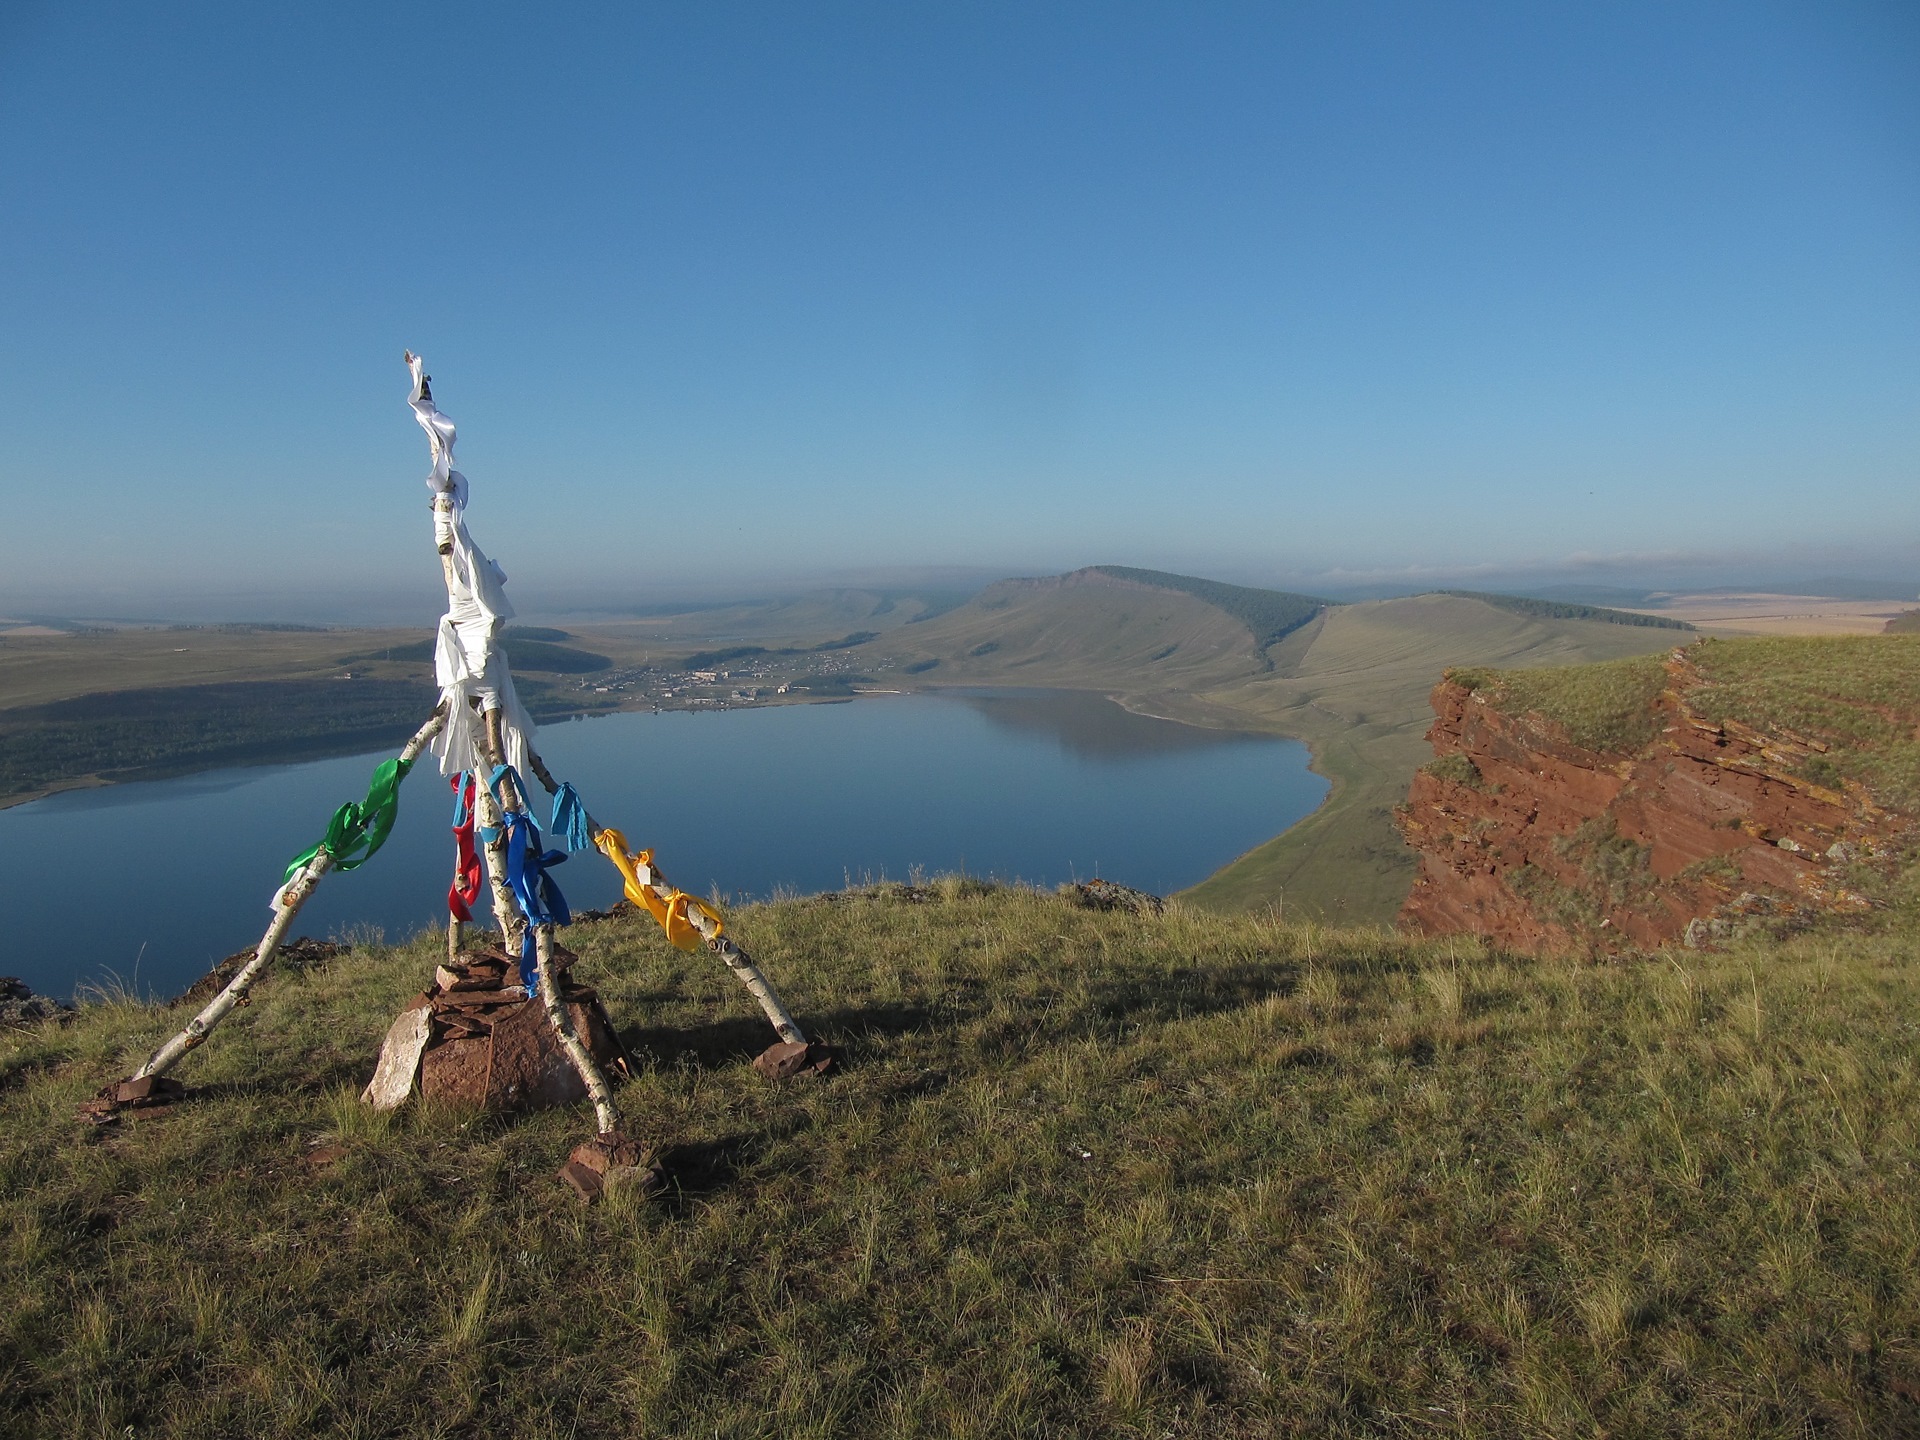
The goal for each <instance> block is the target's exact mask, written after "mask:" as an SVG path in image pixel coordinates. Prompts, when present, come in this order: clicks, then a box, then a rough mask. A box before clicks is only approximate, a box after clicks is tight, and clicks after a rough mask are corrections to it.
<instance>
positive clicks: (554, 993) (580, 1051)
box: [533, 925, 620, 1139]
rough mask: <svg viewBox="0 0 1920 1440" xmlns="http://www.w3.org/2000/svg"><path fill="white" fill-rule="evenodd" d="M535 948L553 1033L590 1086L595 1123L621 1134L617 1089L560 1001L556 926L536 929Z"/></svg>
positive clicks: (608, 1133) (606, 1133)
mask: <svg viewBox="0 0 1920 1440" xmlns="http://www.w3.org/2000/svg"><path fill="white" fill-rule="evenodd" d="M533 947H534V948H533V955H534V965H535V968H536V972H537V978H538V980H539V985H540V1003H541V1004H542V1005H544V1006H545V1007H546V1011H547V1023H548V1024H549V1025H551V1026H552V1027H553V1033H554V1034H556V1035H558V1036H559V1037H560V1045H561V1048H562V1049H564V1050H565V1051H566V1052H567V1058H568V1059H569V1060H571V1061H572V1062H573V1068H574V1071H575V1073H577V1074H578V1075H579V1076H580V1080H581V1083H582V1084H584V1085H585V1086H586V1087H587V1098H588V1099H590V1100H591V1101H593V1117H594V1122H595V1124H596V1125H597V1126H598V1127H599V1131H600V1136H601V1138H602V1139H608V1138H610V1137H613V1136H615V1135H618V1134H619V1133H620V1108H619V1106H617V1105H615V1104H614V1103H613V1087H612V1086H611V1085H609V1084H608V1083H607V1077H606V1072H604V1071H603V1070H601V1068H600V1066H599V1064H598V1062H596V1061H595V1060H594V1058H593V1055H592V1053H591V1052H590V1051H588V1049H587V1047H586V1046H585V1045H584V1044H582V1043H581V1040H580V1035H579V1032H578V1031H576V1030H575V1029H574V1028H573V1017H572V1016H571V1015H570V1014H568V1013H567V1007H566V1006H565V1005H564V1004H562V1003H561V1000H560V986H559V983H558V982H557V981H556V980H555V979H554V974H553V926H551V925H536V926H534V927H533Z"/></svg>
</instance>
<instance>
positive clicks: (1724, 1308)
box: [0, 602, 1920, 1440]
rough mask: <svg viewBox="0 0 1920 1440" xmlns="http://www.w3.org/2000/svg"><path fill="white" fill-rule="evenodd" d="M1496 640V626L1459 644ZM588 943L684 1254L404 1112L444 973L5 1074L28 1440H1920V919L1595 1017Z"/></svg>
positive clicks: (1008, 902)
mask: <svg viewBox="0 0 1920 1440" xmlns="http://www.w3.org/2000/svg"><path fill="white" fill-rule="evenodd" d="M1461 603H1464V602H1461ZM730 923H731V924H732V925H733V927H734V928H735V929H736V931H737V932H738V933H739V934H740V936H741V938H742V940H743V942H744V943H745V944H746V945H748V946H749V947H750V948H751V949H752V950H753V951H754V952H755V954H756V955H758V956H760V957H761V958H762V959H763V961H764V962H765V963H766V965H767V967H768V968H769V970H770V972H771V973H772V975H773V976H774V978H775V979H776V981H777V982H778V983H779V984H780V986H781V987H782V989H783V990H784V991H785V993H786V995H787V997H788V998H789V1000H790V1001H791V1002H792V1003H793V1006H794V1008H795V1010H796V1011H797V1012H798V1013H799V1014H800V1016H801V1017H802V1019H803V1020H804V1021H805V1022H806V1023H807V1024H809V1025H810V1026H812V1027H814V1028H816V1029H817V1030H818V1031H819V1032H820V1033H821V1034H823V1035H824V1036H825V1037H826V1038H827V1039H829V1040H831V1041H832V1042H834V1043H836V1044H838V1045H840V1046H841V1047H843V1050H844V1053H845V1059H846V1064H845V1068H844V1070H843V1071H842V1073H840V1074H839V1075H838V1076H836V1077H832V1078H829V1079H827V1080H824V1081H809V1082H805V1083H793V1084H789V1085H785V1086H780V1087H772V1086H768V1085H766V1084H765V1083H763V1082H762V1081H760V1080H759V1079H758V1077H757V1076H755V1075H754V1074H753V1073H752V1072H750V1071H749V1070H748V1069H747V1067H746V1065H745V1063H744V1062H745V1060H746V1058H747V1057H748V1056H750V1055H751V1054H752V1053H753V1052H754V1051H756V1050H757V1049H759V1048H760V1046H761V1045H763V1044H764V1043H765V1042H766V1040H767V1038H768V1034H767V1030H766V1026H765V1024H764V1022H762V1021H760V1020H759V1019H758V1018H757V1016H753V1015H752V1014H751V1005H750V1002H748V1001H747V1000H746V998H745V997H744V995H742V993H741V992H740V990H739V987H738V986H737V985H735V984H734V982H733V981H732V980H731V978H730V977H729V976H728V975H727V974H726V973H725V971H724V970H723V969H722V967H720V966H719V965H717V964H715V963H714V962H712V961H711V960H710V959H709V958H708V957H705V956H700V957H693V956H686V955H682V954H680V953H679V952H677V951H674V950H671V949H670V948H668V947H667V946H666V945H665V943H664V942H663V941H662V940H661V939H660V938H659V936H658V933H657V930H655V929H654V928H653V927H652V926H651V924H650V923H649V924H648V925H646V926H641V925H638V924H636V923H633V922H626V921H620V920H613V921H606V922H600V923H597V924H591V925H583V926H578V927H575V929H574V930H573V931H572V932H570V936H569V943H571V944H574V945H575V946H576V947H577V948H578V949H579V950H580V951H581V953H582V955H583V959H582V961H581V965H580V970H579V972H578V973H580V974H581V975H582V976H583V977H584V978H585V979H587V980H588V982H589V983H591V984H593V985H594V986H596V987H597V988H598V989H599V990H600V993H601V994H602V995H603V997H605V999H606V1001H607V1003H608V1005H609V1006H610V1008H611V1010H612V1013H613V1014H614V1016H615V1017H616V1020H617V1022H618V1023H619V1024H620V1027H621V1029H622V1031H623V1034H624V1036H625V1038H626V1040H627V1042H628V1043H629V1045H631V1046H632V1047H633V1048H634V1049H635V1050H636V1052H637V1053H638V1054H639V1056H640V1057H641V1061H642V1063H641V1065H640V1068H639V1072H638V1074H637V1076H636V1078H635V1079H634V1080H633V1081H631V1082H629V1083H628V1084H626V1085H625V1086H624V1087H623V1089H622V1092H621V1098H622V1103H623V1105H624V1106H625V1108H626V1110H627V1112H628V1113H629V1114H630V1115H631V1116H632V1117H633V1118H634V1125H635V1128H637V1129H643V1130H644V1131H645V1133H646V1134H647V1135H648V1137H649V1138H651V1139H653V1140H656V1141H657V1142H658V1143H660V1144H661V1145H663V1146H664V1147H666V1151H667V1158H668V1160H669V1162H670V1163H671V1165H672V1166H673V1170H674V1174H675V1176H676V1188H674V1189H673V1190H672V1191H671V1192H670V1193H669V1194H668V1195H667V1196H665V1197H664V1198H663V1199H661V1200H657V1201H654V1202H650V1203H635V1202H634V1201H633V1200H631V1199H630V1198H629V1199H625V1200H623V1199H620V1198H619V1197H616V1198H615V1199H614V1200H613V1201H612V1202H610V1203H608V1204H606V1205H604V1206H602V1207H599V1208H596V1209H594V1210H591V1211H583V1210H581V1209H579V1208H577V1207H576V1205H575V1204H574V1202H573V1201H572V1200H571V1199H570V1198H569V1197H568V1195H567V1193H566V1192H565V1191H564V1190H563V1188H562V1187H561V1186H560V1185H559V1184H558V1183H557V1182H556V1181H555V1180H554V1179H553V1172H554V1170H555V1168H556V1167H557V1166H558V1164H559V1163H560V1161H561V1159H562V1158H563V1157H564V1156H565V1154H566V1152H567V1150H568V1148H569V1147H570V1146H571V1145H572V1144H573V1143H574V1142H575V1141H576V1140H577V1139H578V1138H580V1137H581V1136H582V1135H583V1134H584V1132H585V1130H586V1128H587V1127H588V1125H589V1124H590V1123H591V1120H590V1114H589V1112H588V1111H586V1109H585V1108H584V1107H580V1108H577V1109H574V1110H571V1111H566V1112H548V1113H545V1114H541V1115H535V1116H526V1117H500V1116H481V1115H473V1114H467V1113H461V1112H452V1111H447V1110H444V1109H435V1108H410V1109H408V1110H405V1111H402V1112H400V1113H399V1114H398V1115H396V1116H394V1117H392V1118H390V1119H389V1118H383V1117H376V1116H374V1115H372V1114H371V1113H370V1112H368V1111H366V1110H365V1109H363V1108H362V1107H361V1106H360V1105H359V1104H358V1102H357V1100H356V1099H355V1095H356V1093H357V1091H358V1088H359V1086H360V1085H361V1084H362V1083H363V1082H364V1081H365V1079H366V1077H367V1074H368V1072H369V1069H370V1066H371V1062H372V1057H373V1054H374V1051H375V1048H376V1046H377V1044H378V1040H379V1036H380V1034H381V1032H382V1030H383V1029H384V1027H385V1026H386V1024H387V1022H388V1021H389V1019H390V1018H391V1017H392V1015H393V1014H394V1012H395V1011H396V1010H397V1008H398V1007H399V1006H400V1005H401V1004H402V1003H404V1001H405V1000H406V998H407V997H408V996H409V995H410V994H411V993H412V992H413V991H414V990H416V989H417V988H418V987H419V986H420V985H421V984H423V983H424V982H425V980H426V979H427V977H428V976H429V975H430V973H431V970H432V967H433V964H434V960H435V956H436V953H437V947H438V943H439V942H438V940H437V939H436V938H435V937H432V936H427V937H423V938H422V939H421V940H420V941H418V942H415V943H413V944H411V945H407V946H401V947H398V948H388V947H384V946H379V945H363V946H361V947H360V948H358V949H356V950H354V951H352V952H349V953H347V954H344V955H342V956H340V957H339V958H337V959H335V960H332V961H330V962H327V963H326V964H325V965H324V966H322V967H320V968H315V969H311V970H308V971H305V972H303V973H300V974H297V975H278V976H275V977H274V978H273V979H272V980H271V982H270V983H268V984H267V985H266V986H264V987H263V988H262V989H261V990H260V991H259V992H257V995H256V999H255V1002H254V1004H253V1005H252V1006H250V1007H249V1008H248V1009H246V1010H244V1011H242V1012H240V1013H239V1014H238V1015H237V1016H236V1017H235V1018H234V1019H233V1020H232V1021H230V1022H229V1025H228V1027H227V1028H226V1029H224V1030H222V1031H221V1032H220V1034H219V1035H218V1036H217V1038H216V1039H215V1041H214V1043H212V1044H210V1045H208V1046H207V1047H206V1048H205V1049H203V1050H201V1051H199V1052H197V1053H196V1054H195V1055H194V1056H193V1057H192V1059H191V1060H190V1061H189V1062H188V1064H187V1066H186V1067H185V1069H184V1078H186V1079H187V1080H188V1081H189V1083H190V1084H192V1085H194V1086H196V1087H199V1089H198V1093H197V1095H196V1096H195V1098H193V1099H192V1100H191V1102H190V1103H188V1104H186V1105H185V1106H183V1107H181V1108H180V1109H178V1110H177V1111H176V1112H175V1113H172V1114H170V1115H165V1116H161V1117H157V1118H151V1119H146V1120H140V1121H129V1122H124V1123H123V1124H122V1126H121V1127H120V1128H119V1129H118V1131H117V1132H107V1133H100V1132H93V1131H90V1130H89V1129H87V1128H86V1127H85V1126H84V1125H83V1124H81V1123H80V1122H78V1121H76V1120H75V1119H74V1118H73V1111H74V1107H75V1106H76V1105H77V1104H78V1103H79V1102H80V1101H81V1100H82V1099H83V1098H84V1097H86V1096H87V1095H88V1094H89V1093H90V1092H91V1091H93V1090H94V1089H95V1088H96V1087H97V1086H99V1085H100V1084H101V1083H102V1082H103V1081H104V1080H106V1079H109V1078H112V1077H113V1076H116V1075H118V1074H120V1073H123V1072H124V1071H125V1070H126V1069H127V1067H128V1066H129V1064H130V1063H131V1062H132V1061H134V1060H135V1059H137V1058H138V1057H139V1056H141V1055H143V1054H144V1053H145V1052H146V1050H147V1048H148V1047H149V1046H150V1045H151V1044H152V1043H153V1042H154V1040H155V1039H156V1038H158V1037H159V1036H160V1035H162V1034H163V1033H165V1032H168V1031H170V1030H171V1029H173V1028H174V1027H176V1026H177V1025H178V1024H179V1023H180V1019H181V1017H180V1014H179V1013H178V1012H174V1013H171V1014H169V1013H157V1012H155V1011H153V1010H149V1009H146V1008H143V1007H140V1006H135V1005H131V1004H127V1003H124V1002H113V1003H105V1004H99V1005H95V1006H91V1007H89V1008H87V1009H86V1010H84V1011H83V1012H82V1013H81V1014H80V1015H79V1016H78V1017H77V1018H75V1019H74V1020H73V1021H72V1023H70V1024H68V1025H65V1026H59V1025H46V1026H42V1027H39V1028H36V1029H32V1030H28V1031H22V1032H14V1033H11V1034H7V1035H4V1036H0V1206H3V1209H0V1213H4V1215H5V1217H6V1222H5V1229H4V1244H3V1245H0V1432H4V1433H6V1434H9V1435H18V1436H23V1437H32V1436H56V1435H57V1436H67V1435H80V1434H84V1435H103V1436H121V1435H124V1434H128V1433H132V1434H137V1435H155V1436H158V1435H182V1436H185V1435H196V1436H197V1435H248V1436H302V1437H304V1436H308V1435H314V1434H325V1435H409V1436H412V1435H465V1434H488V1435H516V1436H518V1435H529V1436H580V1437H595V1436H629V1435H649V1436H668V1435H701V1436H712V1435H720V1436H759V1435H776V1434H777V1435H799V1436H829V1435H832V1436H848V1437H858V1436H887V1437H894V1436H920V1435H928V1436H956V1437H964V1436H1003V1435H1009V1436H1010V1435H1027V1436H1056V1435H1072V1436H1079V1435H1085V1436H1102V1437H1105V1436H1153V1437H1160V1436H1165V1435H1169V1434H1172V1435H1207V1436H1223V1437H1241V1436H1245V1437H1255V1436H1259V1437H1265V1436H1275V1435H1303V1436H1304V1435H1315V1436H1318V1435H1327V1434H1344V1435H1362V1434H1417V1433H1429V1432H1431V1433H1437V1434H1449V1435H1456V1436H1488V1437H1492V1436H1502V1437H1504V1436H1511V1435H1568V1436H1574V1435H1581V1436H1585V1435H1595V1434H1603V1433H1604V1434H1616V1435H1636V1436H1726V1437H1743V1440H1744V1437H1752V1436H1800V1435H1805V1434H1810V1433H1820V1434H1835V1435H1887V1436H1891V1435H1895V1434H1910V1433H1913V1431H1914V1428H1915V1425H1916V1423H1920V1404H1917V1403H1916V1400H1917V1399H1920V1342H1916V1340H1915V1338H1914V1326H1913V1317H1914V1316H1915V1315H1916V1314H1920V1267H1917V1266H1916V1265H1915V1264H1914V1263H1913V1262H1914V1255H1915V1254H1916V1252H1920V1196H1917V1195H1916V1190H1915V1187H1914V1185H1913V1183H1912V1177H1913V1174H1914V1170H1915V1167H1916V1165H1920V1072H1916V1068H1915V1064H1914V1060H1913V1055H1912V1044H1911V1040H1912V1035H1913V1033H1914V1031H1915V1030H1916V1028H1920V971H1916V969H1915V967H1914V966H1913V965H1912V963H1911V958H1910V957H1911V954H1912V950H1913V944H1914V941H1915V939H1916V938H1920V930H1916V928H1915V926H1914V924H1913V920H1912V916H1911V914H1910V913H1909V912H1908V911H1906V910H1901V909H1896V910H1894V911H1889V912H1886V913H1885V914H1884V915H1883V916H1882V918H1881V920H1880V921H1879V922H1877V926H1876V929H1874V930H1873V931H1871V932H1860V931H1855V932H1847V933H1844V934H1843V933H1829V932H1824V931H1823V932H1813V933H1809V934H1806V935H1803V936H1801V937H1798V938H1797V939H1795V940H1794V941H1792V942H1790V943H1787V944H1784V945H1770V946H1765V947H1756V946H1753V945H1748V946H1745V947H1736V948H1734V949H1732V950H1730V951H1728V952H1726V953H1725V954H1705V955H1695V954H1685V955H1676V956H1671V957H1656V958H1651V959H1647V960H1642V961H1626V962H1621V963H1616V964H1610V965H1592V964H1588V963H1579V962H1571V961H1561V960H1551V959H1549V960H1538V961H1535V960H1525V959H1517V958H1514V957H1511V956H1505V955H1498V954H1491V953H1488V952H1487V951H1485V950H1484V949H1482V948H1480V947H1478V946H1477V945H1475V944H1474V943H1472V942H1462V941H1456V942H1452V943H1446V942H1412V941H1408V940H1405V939H1402V938H1399V937H1395V936H1392V935H1389V934H1385V933H1382V932H1377V931H1363V930H1330V929H1326V928H1323V927H1320V926H1316V925H1311V924H1299V923H1288V924H1280V923H1275V922H1273V921H1272V920H1270V919H1267V918H1263V917H1260V916H1255V915H1241V916H1223V915H1218V914H1211V913H1203V912H1200V911H1197V910H1195V909H1193V908H1191V907H1181V906H1177V905H1176V906H1174V907H1172V908H1171V909H1170V910H1169V913H1168V914H1167V915H1166V916H1164V917H1160V918H1138V917H1134V916H1130V915H1121V914H1098V913H1093V912H1089V911H1085V910H1079V909H1074V908H1070V907H1068V906H1067V905H1066V904H1065V903H1063V902H1062V901H1061V900H1058V899H1056V898H1054V897H1052V896H1046V895H1040V894H1035V893H1031V892H1023V891H1010V890H1001V891H986V890H984V888H983V887H980V886H978V885H976V884H971V883H967V882H957V881H952V880H947V881H942V882H937V883H936V884H935V885H934V886H932V887H930V891H923V892H907V891H903V890H900V889H898V888H896V889H893V890H883V891H878V892H869V893H867V894H865V895H855V896H849V897H842V898H838V899H826V898H821V899H813V900H789V901H782V902H779V903H775V904H769V905H757V906H750V907H746V908H744V909H743V910H741V911H739V912H738V913H737V914H735V915H733V916H731V917H730Z"/></svg>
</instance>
